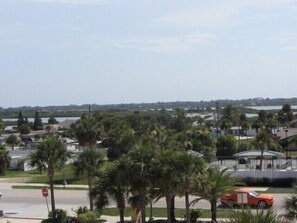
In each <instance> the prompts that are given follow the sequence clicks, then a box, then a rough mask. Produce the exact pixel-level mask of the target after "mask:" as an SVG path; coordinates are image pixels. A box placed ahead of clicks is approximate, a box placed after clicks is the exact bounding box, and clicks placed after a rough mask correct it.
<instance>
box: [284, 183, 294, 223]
mask: <svg viewBox="0 0 297 223" xmlns="http://www.w3.org/2000/svg"><path fill="white" fill-rule="evenodd" d="M296 192H297V189H296V184H295V193H294V194H291V195H290V197H286V198H285V202H284V208H285V216H286V218H287V219H289V220H290V221H294V220H297V195H296Z"/></svg>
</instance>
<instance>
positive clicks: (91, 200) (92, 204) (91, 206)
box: [88, 177, 94, 211]
mask: <svg viewBox="0 0 297 223" xmlns="http://www.w3.org/2000/svg"><path fill="white" fill-rule="evenodd" d="M88 187H89V198H90V211H93V210H94V203H93V196H92V194H91V193H90V192H91V191H92V178H90V177H88Z"/></svg>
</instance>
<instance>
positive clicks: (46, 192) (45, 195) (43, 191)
mask: <svg viewBox="0 0 297 223" xmlns="http://www.w3.org/2000/svg"><path fill="white" fill-rule="evenodd" d="M41 193H42V195H43V196H44V197H47V196H48V190H47V189H46V188H42V190H41Z"/></svg>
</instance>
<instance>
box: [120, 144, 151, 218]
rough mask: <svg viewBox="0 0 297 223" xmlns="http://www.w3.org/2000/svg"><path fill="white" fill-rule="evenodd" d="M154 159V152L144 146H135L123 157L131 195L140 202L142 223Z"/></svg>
mask: <svg viewBox="0 0 297 223" xmlns="http://www.w3.org/2000/svg"><path fill="white" fill-rule="evenodd" d="M155 158H156V156H155V152H154V151H153V150H152V149H150V148H147V147H145V146H140V147H139V146H137V147H135V148H134V149H132V150H130V151H129V152H128V154H127V155H126V156H125V162H126V163H127V164H128V168H129V169H128V174H129V177H128V178H127V179H128V180H129V182H130V185H131V191H132V192H133V194H132V195H136V196H138V199H139V201H140V202H138V204H139V210H140V212H141V220H142V222H145V207H146V201H147V194H148V188H149V186H150V185H151V182H152V176H153V174H152V173H153V172H154V170H153V169H155V168H156V166H155V165H153V163H154V162H153V161H154V160H155Z"/></svg>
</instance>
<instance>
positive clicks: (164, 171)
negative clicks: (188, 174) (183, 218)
mask: <svg viewBox="0 0 297 223" xmlns="http://www.w3.org/2000/svg"><path fill="white" fill-rule="evenodd" d="M175 154H176V152H175V151H174V150H172V149H165V150H161V151H159V153H158V154H157V162H156V163H155V164H154V165H155V166H156V167H157V171H156V173H157V176H155V178H157V179H158V180H157V185H158V188H160V189H161V190H162V191H163V193H164V195H165V200H166V206H167V221H168V222H173V220H175V219H171V217H172V216H171V206H172V201H173V198H174V197H175V192H176V190H177V188H176V186H177V183H178V182H179V178H178V172H179V169H178V168H176V167H177V163H178V160H177V157H176V155H175Z"/></svg>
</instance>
